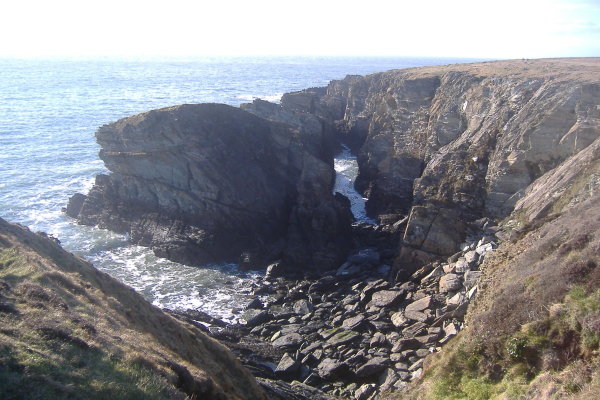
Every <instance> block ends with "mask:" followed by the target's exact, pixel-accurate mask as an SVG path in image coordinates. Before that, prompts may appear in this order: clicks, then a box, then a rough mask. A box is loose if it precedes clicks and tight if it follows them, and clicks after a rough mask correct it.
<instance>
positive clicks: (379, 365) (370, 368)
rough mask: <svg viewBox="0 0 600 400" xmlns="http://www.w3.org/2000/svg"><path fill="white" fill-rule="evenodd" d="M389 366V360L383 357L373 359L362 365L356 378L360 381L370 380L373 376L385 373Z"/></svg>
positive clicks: (357, 371)
mask: <svg viewBox="0 0 600 400" xmlns="http://www.w3.org/2000/svg"><path fill="white" fill-rule="evenodd" d="M388 364H389V360H388V359H386V358H383V357H373V358H371V359H370V360H369V361H367V362H366V363H365V364H363V365H361V366H360V368H358V369H357V370H356V372H355V374H356V377H357V378H358V379H365V378H370V377H372V376H373V375H379V374H380V373H381V372H383V371H384V370H385V369H386V367H387V365H388Z"/></svg>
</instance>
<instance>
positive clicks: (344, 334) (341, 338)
mask: <svg viewBox="0 0 600 400" xmlns="http://www.w3.org/2000/svg"><path fill="white" fill-rule="evenodd" d="M359 337H362V335H361V334H360V333H358V332H354V331H350V330H342V331H340V332H337V333H336V334H335V335H333V336H332V337H330V338H329V339H327V344H329V345H332V346H339V345H342V344H346V343H350V342H352V341H354V340H356V339H358V338H359Z"/></svg>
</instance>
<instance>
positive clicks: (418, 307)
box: [405, 296, 433, 311]
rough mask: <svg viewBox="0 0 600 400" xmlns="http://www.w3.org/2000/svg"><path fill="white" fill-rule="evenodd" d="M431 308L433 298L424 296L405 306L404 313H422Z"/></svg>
mask: <svg viewBox="0 0 600 400" xmlns="http://www.w3.org/2000/svg"><path fill="white" fill-rule="evenodd" d="M432 306H433V298H432V297H431V296H425V297H423V298H421V299H419V300H416V301H413V302H412V303H410V304H409V305H407V306H406V308H405V311H423V310H426V309H428V308H431V307H432Z"/></svg>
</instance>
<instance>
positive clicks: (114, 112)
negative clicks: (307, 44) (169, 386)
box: [0, 57, 472, 320]
mask: <svg viewBox="0 0 600 400" xmlns="http://www.w3.org/2000/svg"><path fill="white" fill-rule="evenodd" d="M465 61H472V60H460V59H435V58H425V59H409V58H395V59H394V58H306V57H304V58H292V57H285V58H284V57H282V58H204V59H178V60H161V59H145V60H122V59H121V60H119V59H99V60H76V59H72V60H37V59H23V60H9V59H0V217H2V218H4V219H7V220H9V221H12V222H18V223H21V224H24V225H27V226H29V227H30V228H31V229H32V230H34V231H40V230H41V231H45V232H47V233H49V234H52V235H54V236H56V237H58V238H59V239H60V240H61V242H62V244H63V246H64V247H65V248H67V249H68V250H70V251H73V252H74V253H76V254H79V255H81V256H83V257H85V258H87V259H89V260H91V261H92V262H93V263H94V265H95V266H96V267H98V268H99V269H101V270H104V271H106V272H108V273H110V274H112V275H113V276H115V277H117V278H118V279H120V280H121V281H123V282H125V283H127V284H129V285H131V286H132V287H134V288H135V289H136V290H138V291H139V292H141V293H143V294H144V296H146V298H148V299H149V300H150V301H151V302H153V303H154V304H156V305H158V306H163V307H173V308H178V307H179V308H199V309H202V310H204V311H208V312H210V313H212V314H214V315H216V316H220V317H222V318H225V319H229V320H234V319H235V315H236V314H235V313H232V311H231V310H232V308H235V307H236V306H237V305H239V304H240V303H242V302H244V301H246V299H247V298H248V296H249V295H248V293H249V288H248V286H249V284H250V282H251V280H252V279H254V278H255V276H256V274H255V273H247V274H241V273H239V272H237V270H236V269H235V266H231V265H229V266H207V267H206V268H192V267H186V266H183V265H180V264H176V263H172V262H169V261H166V260H163V259H158V258H156V257H155V256H154V255H153V254H152V253H151V252H150V251H148V250H147V249H145V248H142V247H139V246H132V245H130V244H128V243H127V241H126V238H125V237H123V236H121V235H116V234H113V233H110V232H107V231H103V230H99V229H96V228H91V227H84V226H79V225H77V224H75V223H74V222H73V221H72V220H71V219H69V218H67V217H66V216H65V215H63V213H62V212H61V208H62V207H64V206H65V205H66V203H67V199H68V198H69V197H70V196H71V195H72V194H73V193H76V192H84V193H85V192H87V190H88V189H89V188H90V187H91V185H92V183H93V179H94V176H95V175H96V174H98V173H103V172H106V169H105V168H104V165H103V163H102V161H100V160H99V158H98V151H99V147H98V145H97V144H96V142H95V138H94V132H95V130H96V129H97V128H98V127H99V126H100V125H102V124H106V123H109V122H112V121H115V120H117V119H119V118H122V117H125V116H129V115H132V114H136V113H139V112H143V111H147V110H150V109H154V108H160V107H166V106H171V105H175V104H182V103H201V102H220V103H226V104H230V105H234V106H237V105H239V104H240V103H243V102H249V101H251V100H252V99H254V98H257V97H259V98H262V99H265V100H272V101H278V99H279V98H280V96H281V95H282V94H283V93H285V92H288V91H294V90H300V89H303V88H307V87H314V86H324V85H326V84H327V83H328V82H329V81H330V80H331V79H341V78H343V77H344V76H345V75H347V74H368V73H373V72H378V71H383V70H387V69H392V68H406V67H413V66H419V65H433V64H448V63H453V62H465ZM350 169H351V168H350ZM359 201H360V200H359Z"/></svg>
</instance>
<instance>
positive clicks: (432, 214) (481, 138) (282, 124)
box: [66, 60, 600, 400]
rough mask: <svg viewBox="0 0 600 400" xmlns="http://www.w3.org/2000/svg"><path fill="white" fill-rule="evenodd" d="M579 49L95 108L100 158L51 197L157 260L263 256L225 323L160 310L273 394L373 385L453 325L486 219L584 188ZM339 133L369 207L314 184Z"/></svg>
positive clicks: (386, 388) (543, 209)
mask: <svg viewBox="0 0 600 400" xmlns="http://www.w3.org/2000/svg"><path fill="white" fill-rule="evenodd" d="M598 65H599V64H598V62H597V60H591V61H590V62H586V61H584V60H534V61H532V62H529V61H526V60H522V61H501V62H493V63H479V64H465V65H457V66H439V67H428V68H416V69H408V70H398V71H388V72H383V73H379V74H373V75H369V76H366V77H360V76H349V77H347V78H345V79H343V80H340V81H332V82H331V83H330V84H329V85H328V86H327V87H323V88H312V89H306V90H303V91H300V92H294V93H287V94H285V95H284V96H283V97H282V99H281V104H272V103H267V102H263V101H260V100H258V101H255V102H253V103H251V104H247V105H244V106H242V107H241V109H234V108H233V107H228V106H224V105H183V106H177V107H172V108H168V109H162V110H155V111H151V112H148V113H144V114H140V115H137V116H132V117H129V118H125V119H123V120H120V121H117V122H116V123H113V124H109V125H107V126H104V127H102V128H100V130H99V131H98V133H97V138H98V141H99V143H100V144H101V146H102V151H101V158H102V159H103V160H104V161H105V163H106V164H107V167H108V168H109V169H110V170H111V171H112V172H111V174H110V175H109V176H99V177H98V178H97V181H96V185H95V186H94V188H93V189H92V190H91V191H90V193H89V194H88V195H87V196H82V195H78V196H74V197H73V198H72V199H71V201H70V203H69V205H68V207H67V209H66V211H67V214H68V215H70V216H72V217H74V218H77V219H78V221H79V222H80V223H84V224H91V225H99V226H101V227H106V228H109V229H113V230H118V231H124V232H129V233H130V234H131V237H132V240H133V241H134V242H136V243H139V244H142V245H146V246H149V247H151V248H153V249H154V251H155V252H156V253H157V254H158V255H160V256H164V257H167V258H171V259H173V260H177V261H183V262H189V263H192V264H202V263H203V262H207V260H211V261H215V260H234V261H240V262H241V263H242V264H244V265H264V266H266V265H269V266H268V268H267V270H266V275H265V277H264V279H263V280H262V281H261V282H260V284H257V285H256V287H254V288H253V294H254V296H255V298H254V299H252V302H250V304H248V305H247V306H246V309H245V310H244V313H243V317H244V319H245V320H246V322H247V323H246V324H245V325H226V324H224V323H222V322H219V321H217V320H214V319H212V318H211V317H210V316H206V315H204V314H202V313H198V312H189V313H181V312H176V313H173V314H174V315H176V316H178V317H179V318H183V319H185V320H186V321H189V322H193V323H195V324H197V325H198V326H202V327H204V329H205V330H206V331H207V332H208V333H209V334H211V335H212V336H213V337H214V338H217V339H219V340H220V341H222V342H223V343H225V344H226V345H228V346H229V347H230V348H231V349H232V350H233V351H234V352H235V353H236V354H237V355H238V357H239V358H240V359H241V360H243V362H244V364H245V365H246V366H247V367H248V368H249V369H250V370H251V371H253V373H254V375H255V376H257V377H258V378H259V379H260V380H261V384H262V385H263V386H264V387H265V388H266V389H267V391H268V392H269V393H271V394H272V396H273V398H280V399H314V398H327V396H335V397H342V398H355V399H359V400H366V399H374V398H377V397H378V396H380V394H382V393H386V392H390V391H395V390H399V389H401V388H403V387H405V386H406V385H408V384H409V383H410V382H413V381H415V380H417V379H418V378H419V377H421V376H422V374H423V368H424V359H425V358H426V357H427V356H428V355H429V354H431V353H434V352H437V351H439V350H440V349H441V347H442V346H443V345H444V344H445V343H447V342H448V341H449V340H450V339H451V338H452V337H454V336H455V335H457V334H458V332H459V331H460V330H461V329H463V326H464V322H465V320H464V318H465V314H466V312H467V308H468V306H469V304H470V303H471V302H472V301H473V299H474V298H475V297H476V296H477V292H478V290H479V283H478V282H479V279H480V277H481V271H480V270H479V266H480V265H481V263H482V262H483V260H484V259H485V258H486V255H487V254H488V253H490V252H491V251H493V250H494V249H495V248H496V246H497V244H498V242H499V240H500V239H503V238H504V236H503V235H506V234H505V233H504V232H502V230H501V229H500V228H499V227H498V226H497V225H496V223H500V221H503V220H504V221H506V220H507V218H509V217H510V218H513V219H517V220H520V221H522V222H523V223H531V224H533V225H532V226H534V225H535V224H536V223H538V222H539V223H543V219H544V218H546V217H548V218H550V217H552V216H553V213H559V212H560V211H561V210H562V209H563V208H564V207H565V205H569V204H571V203H573V202H574V201H575V200H574V199H586V198H589V197H591V196H593V194H594V193H595V192H594V190H595V188H596V186H597V183H596V182H597V178H596V176H597V175H595V174H594V173H592V172H594V171H597V168H598V163H597V159H598V148H600V147H599V146H600V144H599V140H598V136H599V131H598V126H599V125H598V124H599V121H600V114H599V108H598V104H599V99H600V84H599V83H598ZM340 143H346V144H347V145H348V146H349V147H350V148H352V149H353V150H354V151H355V152H356V153H357V154H358V157H357V160H358V165H359V176H358V178H357V182H356V188H357V189H358V190H359V191H360V193H361V194H362V195H363V196H364V197H367V198H368V201H367V204H366V207H367V212H368V215H369V217H373V218H377V219H378V221H379V225H376V226H372V225H368V224H357V223H354V224H351V221H352V216H351V213H350V208H349V201H348V199H347V198H345V197H344V196H342V195H339V194H333V193H332V187H333V176H334V171H333V150H334V147H335V146H336V145H339V144H340ZM149 166H151V167H152V168H148V167H149ZM573 171H580V172H578V173H577V172H573ZM581 171H591V172H590V173H583V172H581ZM540 185H541V186H540ZM577 201H582V200H577ZM494 221H495V222H494ZM540 221H541V222H540ZM276 260H278V261H276ZM594 265H595V264H594Z"/></svg>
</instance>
